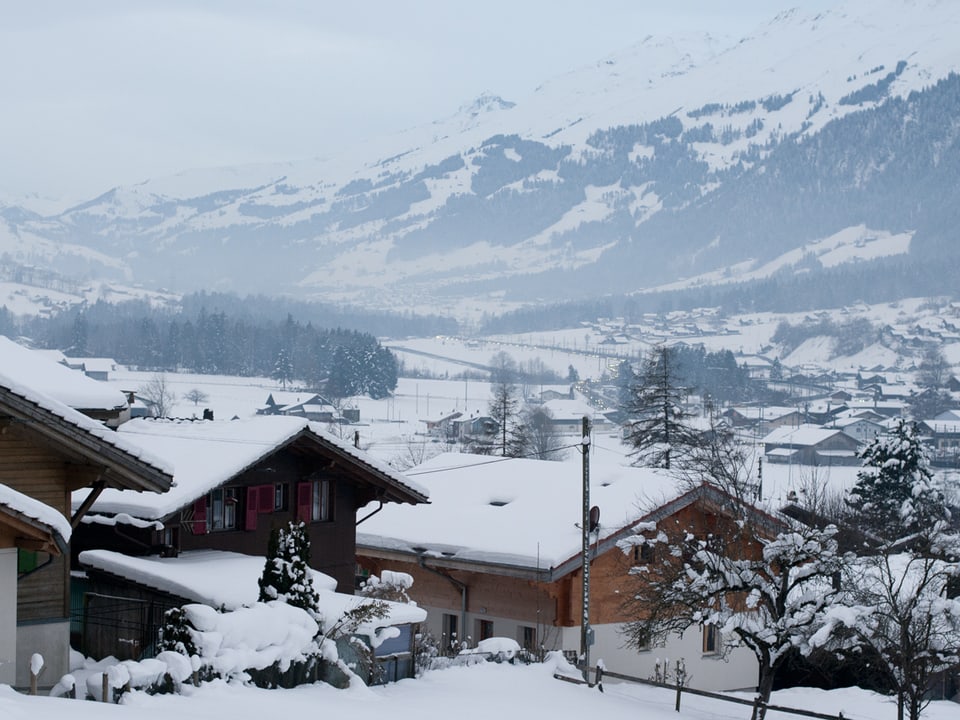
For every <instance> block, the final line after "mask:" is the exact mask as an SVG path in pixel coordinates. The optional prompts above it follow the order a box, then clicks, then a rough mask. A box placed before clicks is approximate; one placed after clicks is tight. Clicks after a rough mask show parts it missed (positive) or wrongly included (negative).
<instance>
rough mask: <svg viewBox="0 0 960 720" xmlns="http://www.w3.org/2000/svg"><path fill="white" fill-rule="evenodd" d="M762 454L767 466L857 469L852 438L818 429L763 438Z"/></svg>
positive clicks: (786, 431)
mask: <svg viewBox="0 0 960 720" xmlns="http://www.w3.org/2000/svg"><path fill="white" fill-rule="evenodd" d="M761 442H762V443H763V448H764V450H763V452H764V456H765V457H766V459H767V461H768V462H772V463H790V464H793V465H817V466H830V465H859V464H860V459H859V458H858V457H857V448H858V447H859V445H860V443H859V441H858V440H857V439H856V438H853V437H851V436H850V435H847V434H846V433H844V432H843V431H842V430H838V429H836V428H832V429H831V428H822V427H820V426H819V425H800V426H799V427H781V428H777V429H776V430H773V431H772V432H770V433H769V434H767V435H766V436H765V437H764V438H763V440H761Z"/></svg>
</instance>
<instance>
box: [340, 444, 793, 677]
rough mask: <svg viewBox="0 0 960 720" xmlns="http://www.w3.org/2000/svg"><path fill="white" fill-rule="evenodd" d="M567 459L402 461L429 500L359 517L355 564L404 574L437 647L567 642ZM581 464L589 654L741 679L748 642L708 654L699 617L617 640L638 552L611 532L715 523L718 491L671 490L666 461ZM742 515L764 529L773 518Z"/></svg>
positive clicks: (574, 647) (625, 667) (577, 572)
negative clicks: (635, 643) (363, 521)
mask: <svg viewBox="0 0 960 720" xmlns="http://www.w3.org/2000/svg"><path fill="white" fill-rule="evenodd" d="M578 466H579V462H577V461H572V462H562V463H561V462H547V461H537V460H526V459H510V460H506V461H502V462H497V463H492V464H491V463H490V462H489V458H480V459H479V460H471V459H470V457H469V456H465V455H457V454H454V453H449V454H444V455H440V456H438V457H437V458H434V459H432V460H430V461H428V462H427V463H425V464H424V465H422V466H419V467H418V468H415V469H414V470H413V471H411V474H412V475H414V476H416V477H419V475H417V473H424V475H423V477H424V479H425V482H426V483H427V484H428V487H429V488H430V493H431V503H430V505H428V506H419V507H391V508H388V509H386V510H385V511H384V512H383V513H381V514H379V515H377V516H376V517H374V518H371V521H370V523H369V524H368V525H369V527H367V528H364V531H363V532H362V533H361V534H360V535H359V536H358V539H357V553H358V564H359V566H360V567H361V568H362V569H363V571H364V572H367V573H370V574H376V575H379V574H380V573H382V572H383V571H384V570H394V571H398V572H404V573H408V574H410V575H411V576H413V578H414V583H413V587H412V588H411V590H410V597H411V598H412V599H414V600H415V601H416V602H417V604H418V605H420V606H421V607H423V608H425V609H426V610H427V612H428V621H427V625H428V628H429V630H430V632H431V633H432V634H433V635H434V636H435V637H436V638H437V639H438V640H439V641H440V643H441V645H442V646H443V647H444V648H447V649H450V648H456V647H458V646H459V645H460V644H461V643H464V642H465V643H466V644H467V645H470V646H472V645H475V644H476V643H477V642H479V641H480V640H483V639H486V638H488V637H492V636H498V637H511V638H514V639H516V640H517V642H518V643H520V645H521V646H522V647H524V648H526V649H527V650H529V651H531V652H533V653H538V652H541V651H550V650H563V651H565V652H568V653H569V654H572V655H576V654H577V652H578V651H579V645H580V623H581V617H582V601H581V598H582V569H583V562H582V554H581V552H580V543H581V532H580V530H579V529H578V528H577V527H576V525H575V523H577V521H578V519H579V514H580V512H581V511H582V500H581V492H582V490H581V483H580V478H579V467H578ZM590 477H591V495H590V496H591V501H592V503H596V506H597V507H598V508H599V509H600V521H599V533H598V534H597V535H594V536H593V539H592V541H591V556H592V560H591V563H590V577H591V581H590V585H591V594H590V598H591V599H590V624H591V627H592V629H593V632H594V637H595V644H594V645H593V647H592V649H591V656H592V658H593V659H596V658H603V660H604V663H605V665H606V667H607V668H608V669H609V670H612V671H616V672H622V673H625V674H630V675H634V676H639V677H652V676H653V675H654V673H655V672H656V666H657V663H658V662H659V659H660V658H664V657H669V658H681V657H683V658H685V661H686V667H687V670H688V672H689V673H690V677H691V679H692V683H693V685H694V686H695V687H697V688H701V689H712V690H721V689H723V690H729V689H734V688H737V689H739V688H748V687H754V686H755V685H756V682H757V664H756V660H755V658H754V656H753V654H752V653H751V652H750V651H748V650H745V649H743V648H736V649H732V650H731V651H730V652H729V654H724V653H722V652H721V650H722V643H723V639H722V638H721V637H719V635H718V634H717V632H716V631H715V629H713V628H707V629H706V631H701V629H700V628H696V627H693V628H690V630H689V631H688V632H686V633H684V634H683V635H682V636H674V637H671V639H670V640H669V641H668V642H667V645H666V647H649V648H646V649H644V650H642V651H637V650H636V649H628V648H625V647H623V645H624V638H623V636H622V634H621V633H622V630H623V628H624V623H625V622H627V621H629V620H630V619H633V618H631V617H630V616H629V615H628V613H627V611H626V610H625V609H624V605H623V602H624V599H625V597H626V596H625V594H624V593H628V592H629V587H630V583H631V582H633V580H632V579H631V576H630V575H629V570H630V568H631V567H632V566H635V565H637V564H642V562H643V560H644V558H642V557H640V556H636V557H634V556H631V555H627V554H624V552H622V551H621V550H620V549H619V548H618V547H617V541H619V540H621V539H623V538H625V537H627V536H629V535H633V534H636V533H637V532H639V530H638V527H640V528H645V529H646V528H651V527H653V525H652V524H653V523H657V524H658V525H659V524H661V523H662V524H663V525H664V526H672V525H678V526H682V527H684V528H691V529H694V530H703V531H708V532H712V533H714V534H720V533H722V532H724V528H725V527H727V526H728V525H729V524H730V523H732V522H733V521H732V519H731V517H730V515H729V514H728V508H729V507H730V504H729V500H730V498H729V497H728V496H726V495H724V494H723V493H720V492H719V491H717V490H716V489H715V488H712V487H709V486H706V485H704V486H700V487H697V488H693V489H691V490H689V491H686V492H682V491H679V490H678V489H677V488H676V484H675V480H674V478H672V477H671V476H669V474H667V473H665V472H663V471H657V470H653V469H649V468H627V467H623V466H599V465H598V466H595V467H594V468H592V469H591V475H590ZM641 502H642V503H643V504H644V505H645V506H646V507H645V509H641V508H640V507H639V506H638V504H639V503H641ZM755 514H756V515H757V517H758V518H759V522H761V523H763V524H764V526H765V527H768V528H769V531H770V534H771V536H772V535H773V534H775V532H776V531H777V529H778V527H779V526H778V524H777V521H776V520H775V519H774V518H773V517H771V516H768V515H765V514H764V513H761V512H760V511H756V513H755ZM607 518H609V519H607ZM738 551H744V552H752V551H756V552H759V546H758V547H756V548H752V549H742V548H741V549H740V550H738Z"/></svg>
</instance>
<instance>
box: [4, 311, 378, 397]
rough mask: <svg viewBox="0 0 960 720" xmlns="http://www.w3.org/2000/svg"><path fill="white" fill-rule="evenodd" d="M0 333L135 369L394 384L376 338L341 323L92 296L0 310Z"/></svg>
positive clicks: (331, 384) (348, 388) (348, 389)
mask: <svg viewBox="0 0 960 720" xmlns="http://www.w3.org/2000/svg"><path fill="white" fill-rule="evenodd" d="M0 333H2V334H8V335H12V336H14V337H16V336H19V335H26V336H28V337H30V338H31V339H32V340H33V342H34V343H36V344H37V345H39V346H41V347H46V348H57V349H60V350H63V351H64V352H65V353H66V354H67V355H70V356H74V357H111V358H113V359H115V360H116V361H117V362H120V363H122V364H124V365H128V366H131V367H135V368H138V369H141V370H152V371H158V372H162V371H169V372H177V371H187V372H196V373H202V374H210V375H240V376H247V377H252V376H261V377H273V378H275V379H277V380H279V381H280V382H282V383H283V384H284V385H286V384H288V383H290V384H293V383H296V384H300V385H303V386H305V387H308V388H312V389H316V390H323V391H324V393H325V394H327V395H328V396H329V397H331V398H343V397H348V396H351V395H369V396H370V397H373V398H382V397H386V396H387V395H389V394H390V393H391V392H392V391H393V390H394V389H395V388H396V385H397V360H396V357H395V356H394V355H393V353H391V352H390V351H389V350H388V349H387V348H385V347H383V346H382V345H381V344H380V343H379V341H378V340H377V338H375V337H374V336H373V335H371V334H369V333H365V332H359V331H357V330H349V329H345V328H342V327H336V328H321V327H317V326H315V325H314V324H313V323H312V322H307V323H305V324H304V323H301V322H299V321H297V320H294V318H293V316H292V315H290V314H288V315H287V317H286V319H285V320H282V321H277V320H273V319H270V318H266V317H258V318H253V317H250V316H242V315H236V314H228V313H227V312H225V311H224V310H212V311H211V310H208V308H207V306H206V305H200V306H199V308H197V309H196V310H195V312H193V313H186V312H176V313H174V312H172V311H170V310H162V309H156V308H152V307H151V306H150V305H149V304H148V303H147V302H145V301H132V302H129V303H121V304H112V303H107V302H103V301H98V302H96V303H94V304H92V305H90V306H88V307H83V308H79V309H75V310H71V311H68V312H65V313H61V314H58V315H56V316H54V317H51V318H31V319H26V320H24V319H16V318H13V317H12V316H10V315H9V314H5V313H0Z"/></svg>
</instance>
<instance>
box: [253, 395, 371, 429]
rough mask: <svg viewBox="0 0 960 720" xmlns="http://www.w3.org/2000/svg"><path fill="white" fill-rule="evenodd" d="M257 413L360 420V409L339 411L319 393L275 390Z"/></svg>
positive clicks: (315, 419) (325, 420)
mask: <svg viewBox="0 0 960 720" xmlns="http://www.w3.org/2000/svg"><path fill="white" fill-rule="evenodd" d="M257 415H289V416H291V417H298V418H303V419H304V420H311V421H313V422H323V423H333V422H358V421H359V420H360V414H359V411H357V410H356V409H354V408H348V409H344V410H343V412H342V413H339V412H338V411H337V408H335V407H334V406H333V404H332V403H331V402H330V401H328V400H326V399H325V398H324V397H323V396H322V395H318V394H317V393H302V392H283V391H275V392H272V393H270V394H269V395H267V401H266V403H265V404H264V406H263V407H261V408H258V409H257Z"/></svg>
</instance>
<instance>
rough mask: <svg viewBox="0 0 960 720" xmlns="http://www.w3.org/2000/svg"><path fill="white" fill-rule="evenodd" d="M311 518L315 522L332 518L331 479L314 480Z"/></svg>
mask: <svg viewBox="0 0 960 720" xmlns="http://www.w3.org/2000/svg"><path fill="white" fill-rule="evenodd" d="M310 519H311V520H313V521H314V522H317V521H320V520H329V519H330V481H329V480H314V481H313V504H312V506H311V508H310Z"/></svg>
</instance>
